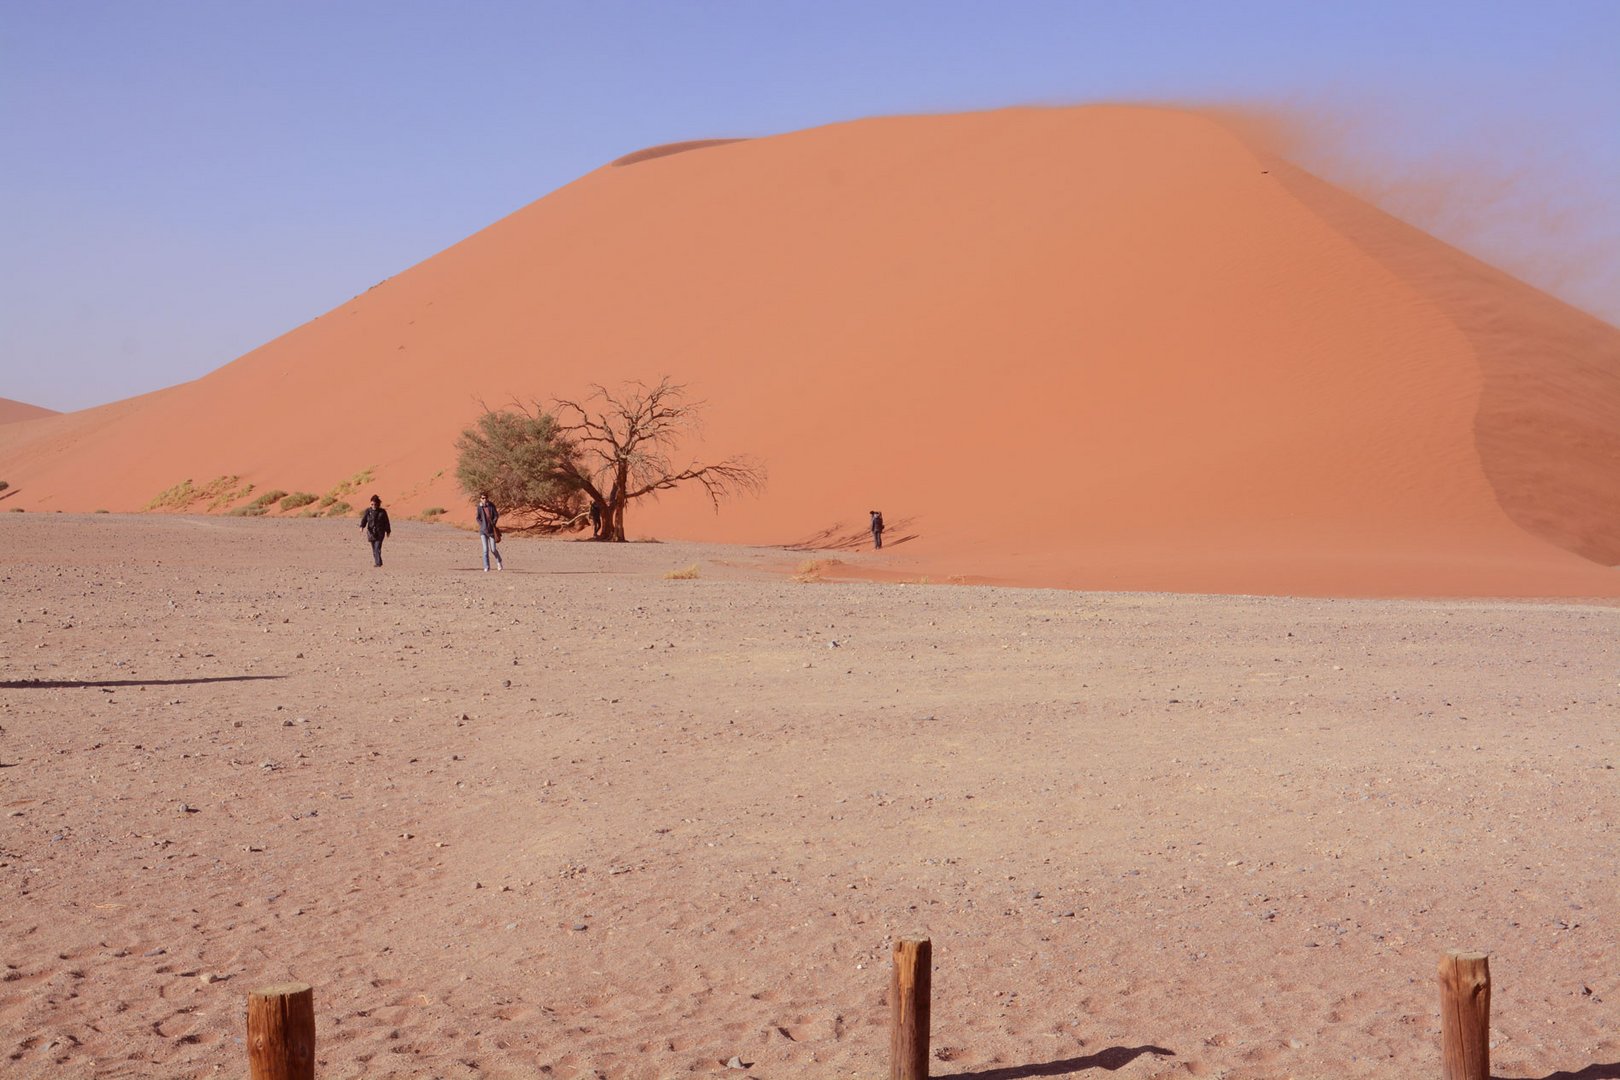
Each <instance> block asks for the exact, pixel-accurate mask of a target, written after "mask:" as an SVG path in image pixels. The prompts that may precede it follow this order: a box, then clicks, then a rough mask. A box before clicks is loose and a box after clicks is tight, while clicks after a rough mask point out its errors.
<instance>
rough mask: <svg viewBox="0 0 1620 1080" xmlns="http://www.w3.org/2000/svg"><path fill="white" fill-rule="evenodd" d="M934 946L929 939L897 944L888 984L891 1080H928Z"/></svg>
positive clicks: (897, 942)
mask: <svg viewBox="0 0 1620 1080" xmlns="http://www.w3.org/2000/svg"><path fill="white" fill-rule="evenodd" d="M932 971H933V946H932V945H931V944H930V943H929V941H928V939H927V938H913V939H906V940H903V941H896V942H895V943H894V980H893V981H892V982H891V983H890V984H889V997H890V1015H891V1016H892V1018H893V1020H892V1026H891V1028H890V1031H889V1080H928V1007H929V1006H928V995H929V989H930V987H929V983H930V982H931V980H932Z"/></svg>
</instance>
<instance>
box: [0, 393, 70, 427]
mask: <svg viewBox="0 0 1620 1080" xmlns="http://www.w3.org/2000/svg"><path fill="white" fill-rule="evenodd" d="M56 415H57V413H56V410H54V409H45V408H41V407H40V406H38V405H30V404H28V403H27V402H26V401H12V400H11V399H10V398H3V397H0V424H11V423H15V422H16V421H18V420H37V419H39V418H40V417H42V416H56Z"/></svg>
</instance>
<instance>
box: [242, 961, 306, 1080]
mask: <svg viewBox="0 0 1620 1080" xmlns="http://www.w3.org/2000/svg"><path fill="white" fill-rule="evenodd" d="M248 1080H315V991H313V990H311V989H310V988H309V987H308V986H307V985H305V984H304V983H278V984H276V985H275V986H266V987H264V988H263V989H260V990H254V991H252V992H251V993H249V994H248Z"/></svg>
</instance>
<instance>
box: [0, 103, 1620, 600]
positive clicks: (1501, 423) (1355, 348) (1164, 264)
mask: <svg viewBox="0 0 1620 1080" xmlns="http://www.w3.org/2000/svg"><path fill="white" fill-rule="evenodd" d="M674 145H676V146H681V145H683V144H674ZM684 145H685V146H687V147H692V146H693V145H694V144H684ZM654 149H658V148H654ZM643 153H647V152H643ZM634 156H635V155H629V157H634ZM625 160H626V159H622V158H621V159H620V163H622V162H624V161H625ZM665 373H668V374H670V375H671V376H673V377H674V378H675V379H676V380H678V381H681V382H684V383H687V384H689V385H690V386H691V387H692V388H693V390H694V392H695V393H696V394H697V395H698V396H699V397H702V398H704V399H706V401H707V402H708V408H707V410H706V417H707V423H706V427H705V429H704V433H703V434H704V439H705V441H704V443H703V444H701V445H699V444H694V446H693V447H692V450H693V452H694V453H695V454H705V453H712V454H731V453H748V454H751V455H753V456H755V457H757V458H759V459H761V460H762V461H763V462H764V463H765V464H766V466H767V467H768V468H769V471H770V488H769V490H768V492H767V493H766V494H765V496H763V497H762V498H759V499H750V500H744V501H739V502H736V503H732V504H729V505H728V506H727V507H726V508H725V510H724V512H723V513H722V514H720V515H719V516H716V515H714V514H713V513H712V512H711V510H710V508H709V507H708V504H707V503H706V502H705V501H704V500H703V499H702V498H701V497H700V496H698V495H696V494H686V493H677V494H675V495H673V496H670V497H667V498H665V499H664V500H663V501H662V502H660V503H659V504H657V505H656V506H654V507H651V508H649V509H648V510H646V511H644V512H641V513H637V514H634V515H632V517H631V518H630V520H629V526H630V529H631V531H632V533H634V534H638V535H642V536H647V535H653V536H659V537H668V538H677V537H678V538H685V539H695V540H718V541H727V542H739V543H765V544H770V543H787V542H790V541H793V540H795V539H801V538H804V537H809V536H817V535H821V536H825V537H829V538H835V539H836V538H839V537H843V538H846V539H847V538H848V537H851V536H856V535H858V534H859V531H860V529H861V528H862V525H863V523H864V520H865V511H866V510H867V509H868V508H869V507H879V508H882V509H883V510H884V512H885V514H886V516H888V517H889V519H890V520H891V521H899V520H903V521H905V522H906V523H907V542H905V543H903V544H895V545H892V546H891V547H889V548H887V549H885V551H884V553H883V554H882V555H881V556H877V557H868V556H859V557H858V558H857V559H854V560H851V561H852V563H854V566H853V569H852V572H855V573H868V572H870V573H876V574H880V575H883V576H889V577H898V578H901V579H906V578H917V577H923V576H927V577H930V578H931V579H933V580H944V579H946V578H949V577H957V576H961V577H969V578H972V579H974V580H984V581H993V582H999V583H1007V584H1023V585H1055V586H1063V587H1078V588H1094V589H1132V590H1135V589H1147V590H1171V591H1194V592H1239V593H1301V594H1316V595H1366V596H1392V595H1393V596H1399V595H1499V596H1605V597H1608V596H1615V595H1620V572H1617V571H1615V570H1614V569H1612V568H1611V565H1609V564H1613V563H1617V562H1620V532H1617V531H1616V530H1617V529H1620V524H1617V519H1620V514H1617V513H1616V510H1617V508H1620V470H1617V469H1615V468H1614V465H1615V461H1616V458H1615V456H1614V455H1615V452H1616V450H1617V449H1620V448H1617V447H1616V443H1615V439H1616V436H1615V432H1616V431H1620V425H1617V424H1616V423H1615V419H1616V418H1617V417H1620V330H1616V329H1615V328H1614V327H1612V326H1608V325H1606V324H1603V323H1601V322H1599V321H1597V320H1595V319H1592V318H1591V317H1590V316H1586V315H1584V314H1582V313H1580V312H1578V311H1576V310H1575V309H1573V308H1570V307H1568V306H1567V305H1562V304H1560V303H1559V302H1557V301H1556V300H1553V299H1552V298H1550V297H1547V296H1546V295H1545V294H1543V293H1540V292H1538V291H1537V290H1535V289H1533V288H1531V287H1530V286H1527V285H1524V284H1523V283H1521V282H1518V281H1515V280H1513V279H1511V278H1509V277H1507V276H1506V275H1503V274H1500V273H1499V272H1497V271H1495V270H1493V269H1492V268H1490V267H1488V266H1485V265H1484V264H1482V263H1479V262H1478V261H1477V260H1473V259H1471V258H1470V257H1468V256H1466V255H1464V254H1463V253H1461V252H1458V251H1456V250H1455V249H1452V248H1449V247H1447V246H1446V245H1444V244H1441V243H1440V242H1439V241H1436V240H1434V239H1433V238H1431V237H1428V236H1426V235H1424V234H1422V233H1420V232H1418V231H1417V230H1414V229H1411V228H1410V227H1407V226H1403V225H1401V224H1400V223H1399V222H1396V221H1395V220H1394V219H1392V218H1388V217H1387V216H1385V215H1382V214H1380V213H1379V212H1378V211H1376V210H1373V209H1372V208H1370V207H1367V206H1366V205H1365V204H1362V203H1359V202H1357V201H1356V200H1354V199H1353V198H1351V197H1350V196H1348V195H1345V194H1344V193H1342V192H1339V191H1337V190H1336V189H1333V188H1332V187H1331V185H1327V184H1325V183H1324V182H1322V181H1320V180H1318V179H1316V178H1314V177H1311V176H1309V175H1308V174H1305V173H1303V172H1302V171H1300V170H1298V169H1294V168H1293V167H1291V166H1288V165H1287V164H1286V163H1284V162H1280V161H1278V160H1277V159H1276V158H1274V157H1273V156H1270V155H1268V154H1266V153H1265V152H1264V150H1263V149H1260V148H1257V147H1255V146H1254V145H1252V143H1251V142H1249V141H1247V140H1246V139H1244V138H1243V137H1240V136H1239V135H1238V134H1236V133H1235V132H1234V131H1233V130H1232V129H1230V128H1228V127H1227V126H1225V125H1223V124H1222V123H1221V122H1219V121H1218V120H1217V119H1216V118H1214V117H1212V116H1209V115H1204V114H1200V113H1196V112H1188V111H1178V110H1174V109H1167V108H1159V107H1136V106H1088V107H1078V108H1062V109H1046V108H1028V109H1009V110H999V111H995V112H986V113H971V114H963V115H952V116H921V117H894V118H880V119H871V120H863V121H856V122H852V123H844V124H836V125H830V126H827V127H822V128H815V129H810V130H806V131H800V132H794V133H790V134H786V135H779V136H775V137H770V138H762V139H751V140H746V141H740V142H735V143H728V144H726V146H725V149H724V152H713V153H708V152H705V153H681V152H671V153H666V154H664V155H663V156H661V157H658V158H657V167H656V168H622V167H615V166H614V165H608V166H604V167H603V168H601V169H598V170H596V171H595V172H592V173H590V174H588V175H586V176H584V177H582V178H580V179H579V180H577V181H575V182H574V183H572V184H569V185H567V186H565V187H563V188H561V189H559V190H558V191H556V192H553V193H552V194H550V195H548V196H546V197H544V198H542V199H540V200H538V201H537V202H535V203H532V204H530V205H529V206H527V207H525V208H523V209H521V210H519V211H517V212H516V213H514V214H512V215H510V216H509V217H507V218H505V219H503V220H502V221H500V222H497V223H496V224H494V225H492V226H490V227H489V228H487V229H485V230H483V231H481V232H479V233H477V234H475V235H473V236H471V237H469V238H468V239H467V240H465V241H463V242H461V243H459V244H457V245H455V246H453V247H451V248H449V249H447V250H445V251H444V252H441V253H440V254H438V255H436V256H434V257H432V258H430V259H428V260H426V261H424V262H422V263H420V264H418V265H417V266H415V267H412V268H410V269H409V270H407V271H404V272H403V273H400V274H398V275H395V276H394V277H392V278H390V279H389V280H388V281H387V282H385V283H383V284H382V285H380V286H378V287H377V288H375V289H373V290H371V291H370V292H368V293H366V294H364V295H363V296H360V297H357V298H355V299H353V300H351V301H348V302H346V303H344V304H342V305H340V306H338V307H337V308H334V309H333V310H332V311H330V312H328V313H327V314H325V315H323V316H321V317H319V318H317V319H315V320H312V321H311V322H309V323H307V324H305V325H304V326H301V327H299V328H297V329H295V330H293V331H291V332H289V333H288V334H286V335H284V336H283V337H281V338H278V339H277V340H275V341H272V342H270V343H269V344H267V345H265V346H263V347H261V348H259V349H257V350H255V351H253V352H251V353H249V354H247V355H245V356H243V357H242V358H240V359H239V360H237V361H235V362H233V363H230V364H227V365H226V366H224V367H222V368H220V369H219V370H218V371H215V372H213V373H212V374H210V375H208V376H206V377H204V378H202V379H199V380H196V381H195V382H192V383H187V384H184V385H181V386H176V387H172V388H170V389H167V390H163V391H159V392H156V393H154V394H148V395H145V396H144V397H141V398H136V399H131V400H129V401H124V402H118V403H115V404H113V405H109V406H106V407H103V408H100V409H93V410H86V411H84V412H80V413H74V414H71V415H67V416H62V417H58V418H54V419H52V420H50V421H49V422H45V423H39V424H29V425H25V427H26V428H27V431H26V432H13V431H11V430H0V473H4V474H7V475H8V478H9V479H11V480H12V482H13V483H14V484H17V485H18V486H19V487H20V488H22V489H23V490H22V491H21V492H20V493H19V498H18V502H19V503H20V504H22V505H25V506H26V507H27V508H28V509H66V510H83V509H88V508H90V507H92V506H103V507H108V508H110V509H115V510H135V509H140V508H141V507H142V506H144V505H145V504H146V503H147V501H148V500H150V499H151V497H152V496H153V495H154V494H156V493H157V492H159V491H161V490H163V489H165V488H167V487H169V486H171V485H173V484H175V483H177V482H179V481H180V480H182V479H186V478H193V479H195V481H197V482H198V483H201V482H203V481H206V480H208V479H209V478H211V477H214V476H224V475H229V476H240V477H244V478H247V479H249V480H252V481H253V482H255V483H257V484H258V485H259V486H260V487H261V488H265V487H268V486H272V485H273V486H276V487H280V488H285V489H287V490H299V489H304V490H310V491H320V490H323V489H325V488H327V487H329V486H330V485H331V484H333V483H335V482H337V481H338V480H339V479H341V478H342V477H344V476H349V475H352V474H355V473H356V472H357V471H359V470H361V469H365V468H374V476H375V486H376V489H377V490H378V491H379V493H381V494H382V495H383V497H384V498H385V500H387V501H389V502H390V503H391V504H392V505H393V506H395V507H396V508H397V509H398V510H400V511H403V512H406V513H410V512H412V511H414V510H417V509H420V508H422V507H425V506H429V505H441V506H449V507H459V506H460V498H459V496H458V495H457V494H456V492H455V491H454V488H453V481H452V473H453V465H454V451H453V449H452V443H453V440H454V438H455V435H456V433H457V432H458V431H459V430H460V429H461V428H462V427H464V426H466V425H467V424H468V423H470V422H471V420H472V418H473V417H474V416H475V415H476V412H477V410H478V403H479V402H480V401H488V402H490V403H491V404H499V403H501V402H504V401H507V400H511V399H513V398H521V399H525V400H527V399H531V398H545V397H549V396H551V395H554V394H556V395H565V396H573V395H577V394H578V393H580V392H581V390H582V388H583V387H585V386H586V385H587V384H589V383H593V382H602V383H607V384H609V385H613V384H616V383H620V382H623V381H625V380H630V379H643V380H648V381H651V380H654V379H656V378H657V377H658V376H660V375H662V374H665ZM8 427H9V426H8ZM134 448H139V451H140V452H139V453H132V452H131V450H132V449H134ZM23 496H26V501H24V499H23V498H22V497H23ZM458 513H460V511H459V510H453V511H452V515H451V516H452V517H455V516H456V514H458ZM464 516H465V515H464Z"/></svg>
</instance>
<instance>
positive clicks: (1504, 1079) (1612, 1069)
mask: <svg viewBox="0 0 1620 1080" xmlns="http://www.w3.org/2000/svg"><path fill="white" fill-rule="evenodd" d="M1491 1080H1620V1061H1614V1062H1610V1063H1609V1064H1607V1065H1597V1064H1592V1065H1588V1066H1587V1067H1586V1068H1584V1069H1582V1070H1581V1071H1579V1072H1555V1073H1548V1074H1547V1075H1546V1076H1535V1077H1530V1076H1523V1077H1512V1076H1497V1075H1495V1074H1492V1076H1491Z"/></svg>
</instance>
